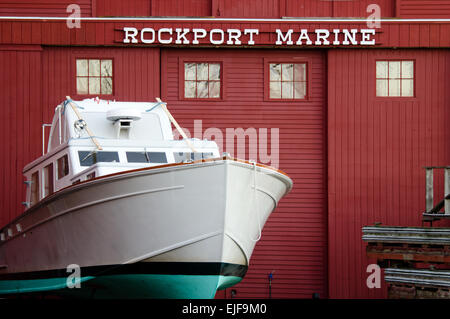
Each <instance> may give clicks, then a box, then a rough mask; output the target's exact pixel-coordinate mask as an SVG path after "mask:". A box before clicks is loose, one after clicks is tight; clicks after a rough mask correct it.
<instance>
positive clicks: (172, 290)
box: [0, 274, 242, 299]
mask: <svg viewBox="0 0 450 319" xmlns="http://www.w3.org/2000/svg"><path fill="white" fill-rule="evenodd" d="M66 280H67V279H66V278H65V277H64V278H62V277H61V278H48V279H33V280H2V281H0V294H19V293H37V292H44V291H47V292H48V293H49V294H54V295H61V296H73V297H81V298H83V297H89V298H121V299H123V298H133V299H135V298H164V299H210V298H214V296H215V294H216V291H217V290H221V289H225V288H228V287H231V286H233V285H235V284H237V283H238V282H240V281H241V280H242V278H241V277H238V276H223V275H160V274H122V275H111V276H99V277H83V278H82V279H81V283H80V286H81V287H80V288H71V289H69V288H67V283H66Z"/></svg>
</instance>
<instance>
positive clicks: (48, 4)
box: [0, 0, 92, 17]
mask: <svg viewBox="0 0 450 319" xmlns="http://www.w3.org/2000/svg"><path fill="white" fill-rule="evenodd" d="M71 4H78V5H79V6H80V9H81V16H82V17H90V16H92V7H91V0H65V1H64V0H63V1H61V0H42V1H30V0H14V1H13V0H0V16H19V17H66V16H68V15H69V14H70V13H67V7H68V6H69V5H71Z"/></svg>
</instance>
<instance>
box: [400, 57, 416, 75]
mask: <svg viewBox="0 0 450 319" xmlns="http://www.w3.org/2000/svg"><path fill="white" fill-rule="evenodd" d="M413 77H414V62H413V61H402V78H403V79H404V78H408V79H412V78H413Z"/></svg>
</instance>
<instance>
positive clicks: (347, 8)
mask: <svg viewBox="0 0 450 319" xmlns="http://www.w3.org/2000/svg"><path fill="white" fill-rule="evenodd" d="M373 4H376V5H378V6H379V7H380V14H381V17H395V0H353V1H339V0H337V1H333V17H368V16H370V15H371V14H372V12H373V11H372V10H370V12H367V7H368V6H369V5H373Z"/></svg>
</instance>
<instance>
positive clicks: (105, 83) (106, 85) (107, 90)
mask: <svg viewBox="0 0 450 319" xmlns="http://www.w3.org/2000/svg"><path fill="white" fill-rule="evenodd" d="M101 84H102V87H101V89H102V94H112V78H102V83H101Z"/></svg>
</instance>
